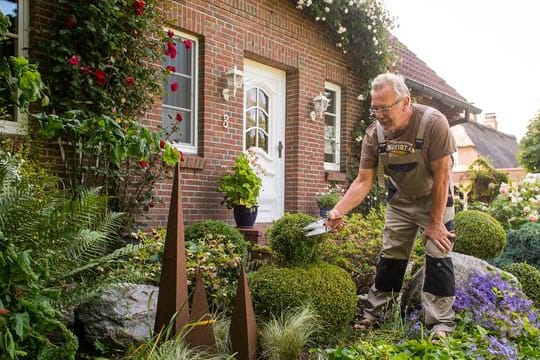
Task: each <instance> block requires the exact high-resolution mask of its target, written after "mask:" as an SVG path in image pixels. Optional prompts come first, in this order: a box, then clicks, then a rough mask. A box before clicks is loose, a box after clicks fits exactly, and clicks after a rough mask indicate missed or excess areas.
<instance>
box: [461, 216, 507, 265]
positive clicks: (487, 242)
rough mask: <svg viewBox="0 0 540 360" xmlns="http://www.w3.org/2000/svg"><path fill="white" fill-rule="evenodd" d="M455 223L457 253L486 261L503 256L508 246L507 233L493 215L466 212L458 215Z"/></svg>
mask: <svg viewBox="0 0 540 360" xmlns="http://www.w3.org/2000/svg"><path fill="white" fill-rule="evenodd" d="M455 222H456V242H455V245H454V251H455V252H458V253H461V254H465V255H471V256H474V257H477V258H480V259H484V260H487V259H491V258H494V257H497V256H499V255H500V254H501V252H502V250H503V249H504V246H505V245H506V233H505V232H504V229H503V227H502V226H501V224H499V222H498V221H497V220H495V219H494V218H493V217H492V216H491V215H488V214H486V213H483V212H481V211H478V210H465V211H461V212H458V213H457V214H456V217H455Z"/></svg>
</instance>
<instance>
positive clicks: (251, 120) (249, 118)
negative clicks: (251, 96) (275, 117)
mask: <svg viewBox="0 0 540 360" xmlns="http://www.w3.org/2000/svg"><path fill="white" fill-rule="evenodd" d="M256 113H257V109H251V110H249V111H248V112H247V115H246V128H251V127H255V126H257V119H256V117H255V114H256Z"/></svg>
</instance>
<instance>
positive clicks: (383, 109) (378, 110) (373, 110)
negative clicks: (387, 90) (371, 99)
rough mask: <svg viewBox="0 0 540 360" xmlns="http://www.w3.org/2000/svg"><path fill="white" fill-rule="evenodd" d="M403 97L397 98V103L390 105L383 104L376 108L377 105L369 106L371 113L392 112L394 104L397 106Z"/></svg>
mask: <svg viewBox="0 0 540 360" xmlns="http://www.w3.org/2000/svg"><path fill="white" fill-rule="evenodd" d="M401 100H402V99H397V100H396V102H395V103H393V104H392V105H390V106H381V107H379V108H376V107H373V106H372V107H370V108H369V113H370V114H371V115H377V114H388V113H389V112H390V110H392V108H393V107H394V106H396V105H397V104H398V103H399V102H400V101H401Z"/></svg>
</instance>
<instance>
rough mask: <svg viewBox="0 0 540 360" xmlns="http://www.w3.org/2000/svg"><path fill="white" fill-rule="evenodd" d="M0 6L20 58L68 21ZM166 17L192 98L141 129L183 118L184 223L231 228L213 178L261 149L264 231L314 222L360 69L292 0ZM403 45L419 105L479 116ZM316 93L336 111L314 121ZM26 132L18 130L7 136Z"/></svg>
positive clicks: (211, 6) (238, 2) (210, 5)
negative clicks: (285, 221)
mask: <svg viewBox="0 0 540 360" xmlns="http://www.w3.org/2000/svg"><path fill="white" fill-rule="evenodd" d="M0 5H1V6H2V11H3V12H5V13H6V10H7V12H9V11H18V14H19V16H18V17H17V26H16V27H15V28H14V32H13V34H12V38H13V46H14V50H13V53H15V54H22V53H23V52H24V48H25V47H26V46H27V45H28V37H29V36H28V35H29V33H28V28H29V27H30V28H31V27H34V26H40V25H43V24H46V23H47V22H48V21H51V19H54V18H55V16H61V13H60V15H59V11H58V10H59V9H55V8H51V4H50V3H49V2H47V1H45V0H34V1H32V2H30V0H19V1H18V2H16V1H12V0H3V1H0ZM163 9H165V10H164V14H163V16H164V19H165V20H164V22H165V24H166V25H165V26H166V29H165V30H168V29H171V30H173V31H174V33H175V37H176V38H177V39H180V40H184V39H189V40H191V41H192V43H193V46H192V48H191V51H190V52H189V53H187V52H184V53H182V51H183V50H182V48H180V47H179V49H178V51H179V56H178V58H177V59H178V60H177V63H176V64H175V65H176V67H177V68H178V69H180V70H178V73H176V74H175V76H176V79H177V80H178V81H179V82H181V86H182V87H183V88H185V89H189V91H187V92H185V93H184V94H182V95H181V96H180V95H179V96H170V95H165V96H163V97H162V98H160V99H158V101H157V103H156V104H155V106H154V108H153V110H152V111H150V112H149V113H147V114H145V115H144V117H143V121H144V122H145V123H146V124H147V125H148V126H149V127H157V126H159V125H161V124H162V123H163V124H165V122H166V121H167V120H166V119H167V114H168V113H171V112H182V114H183V115H184V119H185V121H184V123H183V128H182V129H181V133H180V134H178V136H177V138H176V140H177V141H178V142H179V143H180V145H181V149H182V151H183V152H184V153H185V155H186V158H185V161H184V162H183V163H182V165H181V166H182V169H181V170H182V171H181V176H182V193H183V205H184V216H185V221H186V223H187V224H189V223H193V222H197V221H200V220H203V219H221V220H225V221H228V222H231V223H232V219H233V216H232V211H231V210H228V209H226V208H225V207H224V206H222V205H221V204H220V202H221V200H222V196H221V194H219V193H217V192H216V187H217V184H216V180H217V178H218V177H219V176H221V175H222V174H223V173H224V171H225V169H226V168H227V167H230V166H231V165H232V164H233V161H234V159H235V158H236V157H237V156H238V154H239V153H241V152H242V151H243V150H245V149H246V148H248V147H251V146H254V145H257V149H258V153H259V155H260V158H261V159H262V161H263V166H264V167H265V168H266V169H267V171H268V173H269V175H268V176H266V177H265V178H264V184H263V187H264V189H263V192H262V195H261V198H260V207H259V216H258V218H257V222H258V223H260V224H264V223H269V222H271V221H273V220H275V219H278V218H280V217H281V216H282V215H283V214H284V213H285V212H304V213H310V214H312V215H317V214H318V209H317V206H316V203H315V201H314V195H315V193H316V192H318V191H321V190H322V189H324V187H325V186H326V185H327V184H328V181H329V180H332V181H338V182H345V178H346V177H345V173H346V168H347V164H348V163H349V162H350V160H351V149H352V147H353V142H354V139H353V138H352V130H353V127H354V125H355V123H356V122H358V121H359V114H360V113H361V109H362V107H363V103H362V100H359V97H358V95H359V94H360V91H361V86H360V79H359V77H358V75H357V74H356V73H355V71H354V70H353V68H354V67H355V66H356V64H354V63H353V60H352V59H351V58H350V57H348V56H346V55H344V53H343V51H342V50H341V49H339V48H338V47H336V41H335V34H334V33H333V32H332V31H330V29H329V28H328V27H327V26H326V25H325V24H324V23H321V22H317V21H315V20H314V19H313V17H311V16H308V15H307V14H306V13H304V12H301V11H299V10H298V9H296V8H295V2H294V1H288V0H275V1H268V0H192V1H183V0H164V1H163ZM31 42H32V39H31V41H30V43H31ZM397 49H398V51H397V52H398V53H399V52H400V51H402V52H401V56H402V59H404V62H402V63H401V65H399V66H398V67H397V70H398V71H399V72H401V73H402V74H403V75H404V76H405V77H406V79H407V83H408V85H409V86H410V87H411V90H412V92H413V95H414V97H415V98H416V100H417V101H418V102H422V103H426V104H430V105H434V106H436V107H437V108H439V109H440V110H441V111H442V112H443V113H445V115H446V116H447V117H448V119H449V121H450V123H451V124H452V123H457V122H461V121H468V120H469V115H470V114H476V113H479V111H480V110H479V109H478V108H476V107H474V106H473V105H471V104H469V103H467V102H466V100H465V99H464V98H463V97H461V96H460V95H459V94H458V93H457V92H456V91H455V90H453V89H452V88H451V87H450V86H448V85H447V84H446V83H445V82H444V80H442V79H440V78H439V77H438V76H436V74H435V73H434V72H433V71H431V70H430V69H429V68H427V66H425V63H424V64H423V65H424V66H423V67H418V66H417V63H418V62H421V60H419V59H417V58H416V57H415V56H409V55H410V54H409V52H408V50H407V49H406V47H404V46H403V47H398V48H397ZM399 49H401V50H399ZM403 51H404V52H403ZM411 61H412V62H411ZM420 68H422V69H423V71H418V70H419V69H420ZM234 71H236V72H238V71H240V72H242V75H243V79H242V80H243V84H242V86H241V87H239V88H238V89H237V90H236V91H235V92H233V91H232V89H231V91H230V92H229V94H228V95H229V96H228V97H227V96H224V94H223V89H225V88H226V87H227V79H226V78H227V74H228V73H229V74H230V73H232V72H234ZM415 71H416V72H415ZM164 86H168V84H164ZM320 93H325V94H326V96H328V97H329V99H330V100H331V101H330V106H329V108H328V109H327V111H326V113H325V115H324V116H322V117H320V118H319V117H312V116H311V112H312V111H313V110H314V105H313V99H314V97H316V96H317V95H319V94H320ZM10 125H11V123H10ZM20 129H21V128H18V127H17V126H16V125H15V126H14V129H12V130H10V133H20ZM171 188H172V186H171V183H170V181H163V182H161V183H160V184H159V185H158V188H157V193H158V195H159V196H161V197H162V198H163V199H164V200H165V202H164V203H163V204H157V205H156V206H155V207H154V208H152V209H150V211H149V213H148V217H149V225H151V226H165V225H166V222H167V214H168V204H167V199H169V196H170V193H171Z"/></svg>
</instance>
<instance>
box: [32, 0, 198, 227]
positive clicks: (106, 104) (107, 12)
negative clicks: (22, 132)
mask: <svg viewBox="0 0 540 360" xmlns="http://www.w3.org/2000/svg"><path fill="white" fill-rule="evenodd" d="M56 2H57V5H59V6H61V7H62V9H63V10H62V11H61V12H60V13H61V14H63V16H64V17H63V18H62V19H61V21H59V22H57V23H55V24H54V25H52V26H50V27H48V28H46V29H44V30H43V35H44V36H43V37H44V38H45V39H47V40H44V41H42V42H41V44H40V45H41V48H42V49H43V51H44V52H45V55H44V57H45V58H44V61H43V63H44V64H45V68H46V69H47V70H48V71H47V72H46V73H45V74H44V76H43V77H44V81H45V82H46V83H47V85H48V87H49V89H50V99H51V101H50V105H51V106H50V109H51V111H49V113H48V114H43V115H41V116H39V117H38V120H39V124H40V134H41V135H43V136H44V137H45V138H46V139H48V140H50V141H54V142H55V143H57V144H58V146H59V147H60V154H61V157H62V160H63V162H64V165H65V166H64V167H63V172H64V173H63V177H64V178H66V179H67V180H68V182H67V184H68V186H69V187H70V188H71V189H73V191H74V193H76V192H77V191H79V188H80V187H81V186H96V185H100V186H103V187H104V189H105V191H106V193H107V194H108V195H111V206H112V209H114V210H116V211H122V212H126V213H128V214H129V215H131V216H128V217H127V218H128V219H130V220H129V224H128V225H129V226H131V225H133V221H134V219H135V218H137V217H138V215H140V214H141V213H142V212H144V211H146V210H148V209H149V208H151V207H152V206H153V205H154V204H155V202H156V201H158V200H159V198H158V197H156V196H155V192H154V185H155V183H156V182H157V181H158V180H159V179H161V178H163V177H164V176H167V175H168V174H170V171H169V170H170V167H171V166H172V165H174V164H176V162H177V161H178V160H181V159H182V156H183V155H182V154H181V153H180V152H179V150H178V149H177V147H176V146H174V144H171V143H170V142H169V141H168V139H169V136H170V135H171V134H172V132H174V131H177V130H178V128H179V126H178V125H179V123H180V122H181V121H182V120H183V119H182V116H181V115H179V116H177V117H176V119H175V120H176V126H173V127H172V128H170V129H168V132H167V133H165V132H164V131H163V130H162V129H159V130H158V131H151V130H149V129H147V128H146V127H145V126H143V125H142V124H141V123H140V119H141V116H142V115H144V114H145V111H147V110H148V109H149V108H150V107H151V106H152V103H153V99H154V97H156V96H160V95H161V93H162V89H161V86H162V84H163V83H164V81H165V79H166V77H167V76H168V75H169V74H170V73H171V72H172V71H174V69H169V68H167V69H165V68H163V67H162V66H161V65H160V64H161V63H162V61H163V58H164V57H165V56H168V57H171V58H174V57H176V56H177V52H176V46H185V47H186V48H190V47H191V44H189V43H187V42H184V43H179V44H176V43H175V41H174V39H173V34H172V32H171V31H169V32H164V31H163V28H162V26H161V25H162V24H161V20H160V9H159V8H158V7H157V5H156V4H157V1H156V0H147V1H143V0H102V1H99V2H87V1H84V0H75V1H71V0H70V1H67V0H56ZM170 91H172V92H175V91H180V90H179V89H178V84H174V83H173V86H171V89H170Z"/></svg>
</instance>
